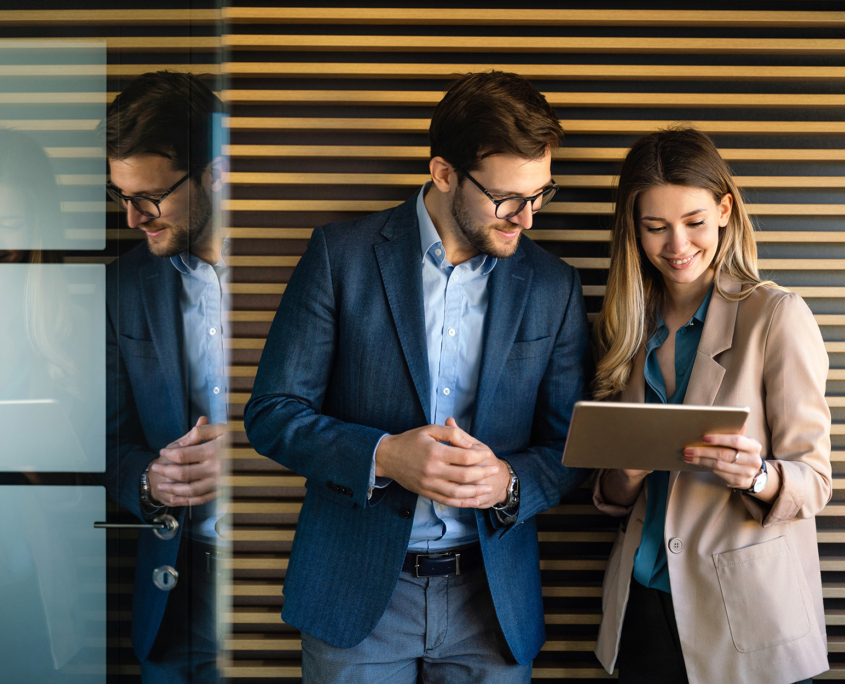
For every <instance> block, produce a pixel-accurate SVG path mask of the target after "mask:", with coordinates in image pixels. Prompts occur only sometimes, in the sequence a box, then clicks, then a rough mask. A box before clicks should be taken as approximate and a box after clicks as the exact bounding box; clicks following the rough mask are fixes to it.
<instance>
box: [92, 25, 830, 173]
mask: <svg viewBox="0 0 845 684" xmlns="http://www.w3.org/2000/svg"><path fill="white" fill-rule="evenodd" d="M843 42H845V41H843ZM83 149H87V148H83ZM627 152H628V150H627V148H621V147H561V148H559V149H558V150H556V151H555V153H554V154H553V159H556V160H567V161H613V162H618V161H622V159H624V158H625V154H626V153H627ZM719 152H720V153H721V155H722V157H723V158H724V159H725V160H726V161H729V162H736V161H772V162H773V161H793V162H809V161H812V162H826V161H831V162H832V161H845V149H825V148H820V149H807V148H803V149H786V148H785V149H762V148H761V149H758V148H753V147H752V148H730V147H729V148H722V149H720V150H719ZM224 153H225V154H228V155H230V156H232V157H234V158H238V157H255V158H260V157H289V158H296V159H310V158H315V157H331V158H337V159H417V160H424V161H428V159H429V148H428V147H412V146H410V145H408V146H400V145H237V144H235V145H228V146H227V147H225V148H224Z"/></svg>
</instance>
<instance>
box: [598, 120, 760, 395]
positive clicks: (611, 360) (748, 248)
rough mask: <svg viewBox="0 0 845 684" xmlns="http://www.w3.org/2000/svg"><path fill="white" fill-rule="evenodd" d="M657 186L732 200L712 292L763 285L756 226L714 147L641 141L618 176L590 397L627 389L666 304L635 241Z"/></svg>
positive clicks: (695, 140)
mask: <svg viewBox="0 0 845 684" xmlns="http://www.w3.org/2000/svg"><path fill="white" fill-rule="evenodd" d="M656 185H681V186H686V187H693V188H701V189H703V190H707V191H708V192H710V194H711V195H712V196H713V199H714V200H715V202H716V204H719V203H720V202H721V201H722V198H723V197H724V196H725V195H727V194H730V195H731V196H732V197H733V210H732V211H731V216H730V219H729V221H728V224H727V225H726V226H725V227H724V228H720V229H719V244H718V248H717V251H716V257H715V258H714V260H713V265H712V267H713V268H714V269H715V271H716V276H715V289H716V292H717V293H718V295H719V296H721V297H724V298H725V299H731V300H738V299H744V298H745V297H747V296H748V295H749V294H751V292H753V291H754V290H755V289H756V288H758V287H760V286H761V285H774V283H771V282H769V281H762V280H761V279H760V276H759V274H758V272H757V245H756V241H755V239H754V228H753V226H752V225H751V220H750V219H749V218H748V213H747V212H746V210H745V205H744V204H743V201H742V196H741V195H740V193H739V190H738V189H737V187H736V184H735V183H734V180H733V177H732V176H731V172H730V169H729V168H728V165H727V164H726V163H725V160H724V159H722V157H721V156H720V155H719V152H718V150H717V149H716V146H715V145H714V144H713V141H712V140H710V138H709V137H707V136H706V135H705V134H704V133H701V132H700V131H697V130H695V129H694V128H689V127H684V126H678V127H673V128H670V129H667V130H660V131H657V132H655V133H651V134H650V135H647V136H645V137H643V138H640V139H639V140H638V141H637V142H636V143H634V146H633V147H632V148H631V149H630V151H629V152H628V155H627V156H626V157H625V161H624V163H623V164H622V170H621V172H620V174H619V183H618V187H617V190H616V213H615V215H614V217H613V226H612V228H611V233H610V273H609V275H608V280H607V292H606V294H605V297H604V304H603V305H602V309H601V312H600V313H599V315H598V317H597V318H596V322H595V330H594V334H595V335H596V341H597V343H598V347H599V349H600V350H601V351H602V354H603V357H602V359H601V360H600V361H599V364H598V367H597V369H596V377H595V380H594V381H593V396H594V398H595V399H599V400H600V399H606V398H608V397H612V396H614V395H617V394H619V393H620V392H621V391H622V390H624V389H625V387H626V386H627V385H628V380H629V378H630V375H631V367H632V365H633V361H634V357H635V356H636V354H637V351H638V350H639V348H640V346H641V345H642V344H643V343H644V342H645V339H646V335H647V334H648V332H649V331H650V330H651V329H652V327H653V325H654V321H655V317H656V316H655V314H656V312H657V311H658V310H659V308H660V306H661V305H662V302H663V294H664V289H663V277H662V276H661V275H660V272H659V271H658V270H657V269H656V268H655V267H654V265H652V263H651V262H650V261H649V260H648V258H647V257H646V256H645V254H644V252H643V250H642V247H641V245H640V241H639V240H638V239H637V238H638V229H637V199H638V198H639V196H640V194H641V193H643V192H644V191H646V190H648V189H649V188H652V187H654V186H656ZM723 274H728V275H730V276H731V277H733V278H734V279H736V280H738V281H740V282H741V283H743V284H744V285H747V287H744V288H743V290H742V292H740V293H738V294H729V293H726V292H725V291H724V290H723V289H722V287H721V283H720V277H721V276H722V275H723Z"/></svg>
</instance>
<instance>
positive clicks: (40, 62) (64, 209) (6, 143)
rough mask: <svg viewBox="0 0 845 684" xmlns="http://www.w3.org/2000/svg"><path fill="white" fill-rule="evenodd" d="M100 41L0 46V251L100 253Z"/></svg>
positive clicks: (102, 170) (102, 113)
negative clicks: (85, 251)
mask: <svg viewBox="0 0 845 684" xmlns="http://www.w3.org/2000/svg"><path fill="white" fill-rule="evenodd" d="M105 112H106V44H105V42H104V41H98V42H93V41H91V42H87V41H68V40H26V41H24V40H11V39H8V40H0V261H2V260H3V259H2V253H3V252H4V251H10V250H11V251H17V250H44V249H55V250H64V249H88V250H91V249H104V248H105V246H106V230H105V228H106V221H105V217H106V214H105V211H106V209H105V207H106V204H105V191H104V185H105V182H106V177H105V172H106V160H105V150H104V148H103V145H102V143H101V141H100V139H99V137H98V135H97V132H96V128H97V124H98V123H99V122H100V121H101V120H102V119H103V118H104V117H105Z"/></svg>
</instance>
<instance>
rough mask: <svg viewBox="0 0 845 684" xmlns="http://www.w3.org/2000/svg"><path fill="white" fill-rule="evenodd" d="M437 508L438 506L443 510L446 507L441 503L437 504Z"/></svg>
mask: <svg viewBox="0 0 845 684" xmlns="http://www.w3.org/2000/svg"><path fill="white" fill-rule="evenodd" d="M437 508H439V509H440V510H441V511H443V510H445V509H446V506H444V505H443V504H438V505H437Z"/></svg>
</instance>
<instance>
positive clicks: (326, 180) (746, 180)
mask: <svg viewBox="0 0 845 684" xmlns="http://www.w3.org/2000/svg"><path fill="white" fill-rule="evenodd" d="M843 133H845V128H843ZM430 179H431V176H430V175H428V174H423V173H273V172H237V171H236V172H233V173H231V174H229V182H230V183H231V184H232V185H294V186H296V185H309V186H313V185H353V186H355V185H383V186H396V187H412V188H418V187H420V186H421V185H422V184H423V183H425V182H427V181H428V180H430ZM554 180H555V183H557V184H558V185H559V186H560V187H562V188H612V187H615V185H616V180H617V179H616V177H615V176H608V175H598V174H597V175H595V176H591V175H583V174H582V175H578V176H575V175H563V176H561V175H558V174H554ZM734 181H735V182H736V184H737V185H738V186H739V187H740V189H743V188H819V189H821V188H839V189H845V176H735V177H734ZM97 182H100V181H99V179H98V181H97ZM103 182H104V181H103ZM92 184H93V183H92Z"/></svg>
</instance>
